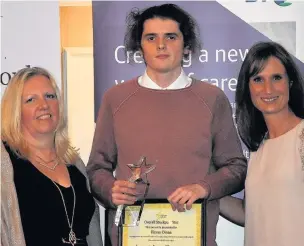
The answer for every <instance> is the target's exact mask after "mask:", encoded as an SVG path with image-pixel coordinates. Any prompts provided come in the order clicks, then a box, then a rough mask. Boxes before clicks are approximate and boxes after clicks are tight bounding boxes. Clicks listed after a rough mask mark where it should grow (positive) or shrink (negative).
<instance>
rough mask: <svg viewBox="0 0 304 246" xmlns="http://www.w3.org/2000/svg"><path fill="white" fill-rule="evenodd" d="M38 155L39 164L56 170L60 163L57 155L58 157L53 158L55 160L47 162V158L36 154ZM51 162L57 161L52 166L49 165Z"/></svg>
mask: <svg viewBox="0 0 304 246" xmlns="http://www.w3.org/2000/svg"><path fill="white" fill-rule="evenodd" d="M36 157H37V158H36V162H37V163H38V164H39V165H41V166H44V167H46V168H48V169H50V170H51V171H54V170H55V168H56V167H57V166H58V165H59V160H58V157H56V158H55V159H53V160H50V161H47V162H46V161H45V160H43V159H42V158H41V157H39V156H38V155H36ZM51 162H55V165H54V166H52V167H50V166H48V165H47V164H49V163H51Z"/></svg>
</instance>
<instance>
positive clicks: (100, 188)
mask: <svg viewBox="0 0 304 246" xmlns="http://www.w3.org/2000/svg"><path fill="white" fill-rule="evenodd" d="M107 95H108V94H107V93H105V95H104V98H103V100H102V103H101V106H100V109H99V112H98V118H97V122H96V128H95V133H94V139H93V144H92V150H91V154H90V158H89V162H88V165H87V172H88V177H89V180H90V185H91V188H92V194H93V195H94V197H95V198H96V199H97V200H98V201H99V202H101V203H102V205H103V206H104V207H114V204H113V203H112V202H111V201H112V199H111V189H112V187H113V185H114V182H115V178H114V176H113V172H114V170H115V167H116V161H117V150H116V144H115V137H114V129H113V113H112V109H111V105H110V103H109V99H108V96H107Z"/></svg>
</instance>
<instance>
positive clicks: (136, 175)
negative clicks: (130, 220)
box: [114, 156, 156, 226]
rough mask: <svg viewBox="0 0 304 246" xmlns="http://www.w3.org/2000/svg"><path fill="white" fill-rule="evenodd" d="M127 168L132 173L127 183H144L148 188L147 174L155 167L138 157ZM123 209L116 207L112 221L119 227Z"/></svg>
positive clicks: (120, 206)
mask: <svg viewBox="0 0 304 246" xmlns="http://www.w3.org/2000/svg"><path fill="white" fill-rule="evenodd" d="M127 166H128V167H129V168H130V169H131V172H132V175H131V177H130V178H129V179H128V181H130V182H133V183H146V184H147V188H148V187H149V182H148V179H147V174H148V173H149V172H151V171H153V170H154V169H155V167H156V166H155V165H154V164H148V163H147V158H146V157H145V156H142V157H140V159H139V161H138V162H137V163H136V164H127ZM144 178H145V179H146V182H145V181H144ZM147 188H146V191H145V194H144V198H143V203H142V204H141V209H140V213H139V216H138V219H137V221H136V222H138V220H139V218H140V215H141V212H142V209H143V205H144V200H145V197H146V195H147V192H148V190H147ZM123 209H124V205H119V206H118V207H117V210H116V214H115V220H114V222H115V225H116V226H118V225H119V222H120V218H121V214H122V211H123Z"/></svg>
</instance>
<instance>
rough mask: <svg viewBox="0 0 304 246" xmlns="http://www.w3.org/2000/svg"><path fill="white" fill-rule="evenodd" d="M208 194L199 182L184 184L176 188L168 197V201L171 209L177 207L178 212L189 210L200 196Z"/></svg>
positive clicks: (203, 196)
mask: <svg viewBox="0 0 304 246" xmlns="http://www.w3.org/2000/svg"><path fill="white" fill-rule="evenodd" d="M207 196H208V191H207V190H206V189H205V188H204V187H203V186H201V185H199V184H191V185H185V186H182V187H179V188H177V189H176V190H175V191H174V192H173V193H172V194H171V195H170V196H169V197H168V201H169V202H170V203H171V206H172V209H173V211H175V210H176V209H177V211H178V212H184V211H185V206H184V205H185V204H186V209H187V210H190V209H191V208H192V204H193V203H194V202H195V201H196V200H197V199H200V198H205V197H207Z"/></svg>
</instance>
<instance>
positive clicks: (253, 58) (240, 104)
mask: <svg viewBox="0 0 304 246" xmlns="http://www.w3.org/2000/svg"><path fill="white" fill-rule="evenodd" d="M270 57H275V58H277V59H278V60H279V61H280V62H281V63H282V65H283V66H284V67H285V70H286V73H287V75H288V79H289V85H290V86H289V88H290V89H289V102H288V104H289V108H290V109H291V110H292V112H293V113H294V114H295V115H296V116H298V117H300V118H304V85H303V84H304V82H303V77H302V76H301V74H300V72H299V70H298V68H297V65H296V64H295V62H294V60H293V58H292V57H291V55H290V54H289V53H288V52H287V51H286V49H285V48H283V47H282V46H281V45H280V44H278V43H275V42H259V43H257V44H255V45H253V46H252V47H251V49H250V50H249V52H248V54H247V56H246V58H245V60H244V62H243V64H242V67H241V70H240V72H239V76H238V84H237V88H236V99H235V100H236V123H237V126H238V131H239V135H240V137H241V139H242V140H243V142H244V144H245V145H246V146H247V148H248V149H249V150H250V151H256V150H257V149H258V147H259V146H260V144H261V142H262V140H263V138H264V136H265V134H266V132H267V126H266V123H265V120H264V117H263V114H262V113H261V112H260V111H259V110H258V109H257V108H256V107H255V106H254V105H253V103H252V101H251V97H250V91H249V80H250V78H251V77H252V76H255V75H257V74H258V73H260V72H261V71H262V70H263V69H264V67H265V65H266V63H267V61H268V59H269V58H270Z"/></svg>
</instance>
